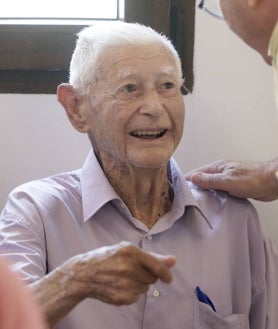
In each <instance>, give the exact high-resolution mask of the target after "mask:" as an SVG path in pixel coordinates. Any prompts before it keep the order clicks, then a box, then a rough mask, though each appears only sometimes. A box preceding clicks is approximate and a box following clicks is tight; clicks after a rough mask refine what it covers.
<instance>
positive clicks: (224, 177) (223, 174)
mask: <svg viewBox="0 0 278 329" xmlns="http://www.w3.org/2000/svg"><path fill="white" fill-rule="evenodd" d="M277 169H278V159H275V160H273V161H268V162H255V163H244V162H236V161H226V160H219V161H216V162H213V163H211V164H207V165H205V166H202V167H200V168H197V169H195V170H192V171H190V172H189V173H188V174H187V175H186V176H185V178H186V179H187V180H191V181H192V182H193V183H194V184H195V185H198V186H200V187H202V188H204V189H214V190H223V191H226V192H228V193H229V194H231V195H233V196H236V197H240V198H253V199H256V200H260V201H273V200H276V199H278V180H277V179H276V177H275V172H276V171H277Z"/></svg>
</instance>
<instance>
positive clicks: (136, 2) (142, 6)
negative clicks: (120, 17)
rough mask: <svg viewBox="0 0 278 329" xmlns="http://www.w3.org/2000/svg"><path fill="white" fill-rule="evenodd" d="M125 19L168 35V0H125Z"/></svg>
mask: <svg viewBox="0 0 278 329" xmlns="http://www.w3.org/2000/svg"><path fill="white" fill-rule="evenodd" d="M125 21H126V22H138V23H142V24H145V25H149V26H151V27H152V28H154V29H155V30H156V31H159V32H162V33H164V34H166V35H167V36H169V32H170V0H126V1H125Z"/></svg>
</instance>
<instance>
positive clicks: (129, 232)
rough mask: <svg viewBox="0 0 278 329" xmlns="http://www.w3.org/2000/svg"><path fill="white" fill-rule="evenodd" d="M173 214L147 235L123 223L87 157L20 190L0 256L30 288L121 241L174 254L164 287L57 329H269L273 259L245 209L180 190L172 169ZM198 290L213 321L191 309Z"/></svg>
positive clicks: (276, 264) (89, 307)
mask: <svg viewBox="0 0 278 329" xmlns="http://www.w3.org/2000/svg"><path fill="white" fill-rule="evenodd" d="M169 167H170V171H171V180H172V184H173V189H174V201H173V207H172V210H171V211H170V212H169V213H167V214H166V215H165V216H164V217H162V218H161V219H160V220H159V221H158V222H157V223H156V224H155V225H154V226H153V227H152V228H151V229H148V228H147V227H146V226H145V225H143V224H142V223H141V222H140V221H138V220H137V219H136V218H134V217H132V215H131V214H130V212H129V210H128V208H127V207H126V205H125V204H124V203H123V202H122V200H121V199H120V198H119V196H118V195H117V193H116V192H115V190H114V189H113V187H112V186H111V185H110V183H109V181H108V180H107V178H106V176H105V175H104V173H103V171H102V169H101V167H100V166H99V163H98V161H97V159H96V158H95V156H94V154H93V152H90V154H89V156H88V158H87V160H86V162H85V164H84V166H83V167H82V168H81V169H80V170H77V171H72V172H68V173H64V174H59V175H56V176H53V177H50V178H45V179H41V180H37V181H33V182H29V183H27V184H24V185H22V186H20V187H18V188H16V189H15V190H14V191H13V192H12V193H11V194H10V196H9V198H8V201H7V204H6V206H5V208H4V210H3V212H2V214H1V221H0V249H1V252H2V253H3V254H5V255H7V256H8V257H9V259H10V261H11V262H12V263H13V268H14V269H15V270H16V271H18V272H20V274H21V275H22V276H23V278H24V279H25V280H27V281H28V282H33V281H36V280H38V279H40V278H41V277H43V276H44V275H45V274H46V273H48V272H49V271H52V270H53V269H54V268H55V267H57V266H59V265H60V264H61V263H63V262H64V261H65V260H67V259H68V258H70V257H72V256H74V255H76V254H79V253H84V252H86V251H89V250H91V249H95V248H98V247H101V246H104V245H113V244H116V243H119V242H120V241H124V240H125V241H130V242H132V243H134V244H135V245H137V246H139V247H140V248H142V249H143V250H145V251H150V252H157V253H161V254H173V255H175V256H176V258H177V263H176V265H175V266H174V268H173V282H172V283H171V284H169V285H167V284H164V283H162V282H160V281H158V282H156V283H155V284H154V285H152V286H151V287H150V289H149V291H148V292H147V293H146V294H145V295H141V297H140V298H139V300H138V302H136V303H134V304H132V305H130V306H120V307H118V306H113V305H107V304H105V303H102V302H100V301H97V300H93V299H87V300H84V301H83V302H81V303H80V304H79V305H78V306H77V307H75V308H74V309H73V310H72V311H71V312H70V314H69V315H67V316H66V317H65V318H64V319H63V320H62V321H61V322H60V323H59V324H58V325H57V328H58V329H77V328H80V329H112V328H114V329H212V328H214V329H249V328H250V329H264V328H267V329H277V326H278V316H277V315H278V312H277V307H278V304H277V297H278V285H277V282H278V273H277V272H278V260H277V259H278V257H277V252H276V250H275V249H274V247H273V245H272V244H271V241H270V239H269V238H268V237H266V236H265V235H264V234H263V233H262V229H261V226H260V222H259V219H258V215H257V213H256V211H255V209H254V207H253V206H252V205H251V204H250V203H249V202H248V201H246V200H240V199H236V198H233V197H230V196H228V195H227V194H226V193H224V192H215V191H203V190H201V189H198V188H197V187H195V186H193V185H188V184H187V182H186V181H185V180H184V178H183V175H182V173H181V171H180V169H179V168H178V166H177V165H176V163H175V162H174V160H173V159H171V161H170V164H169ZM197 286H199V287H200V288H201V289H202V290H203V291H204V292H205V293H206V294H207V295H208V296H209V298H210V299H211V301H212V302H213V304H214V306H215V309H216V312H215V311H214V310H213V309H212V308H211V307H210V306H209V305H206V304H204V303H202V302H200V301H199V300H198V298H197V295H196V291H195V289H196V287H197Z"/></svg>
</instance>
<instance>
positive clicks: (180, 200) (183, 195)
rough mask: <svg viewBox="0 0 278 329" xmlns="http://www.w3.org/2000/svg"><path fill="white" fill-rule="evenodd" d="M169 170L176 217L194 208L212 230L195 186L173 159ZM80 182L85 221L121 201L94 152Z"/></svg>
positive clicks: (83, 169) (86, 162)
mask: <svg viewBox="0 0 278 329" xmlns="http://www.w3.org/2000/svg"><path fill="white" fill-rule="evenodd" d="M169 169H170V170H169V174H168V176H169V180H170V181H171V184H172V187H173V191H174V195H175V197H174V203H173V209H174V210H175V213H176V217H178V218H179V217H181V216H182V215H183V214H184V212H185V209H186V207H194V208H195V209H196V210H197V211H198V212H199V213H200V215H201V216H202V217H203V218H204V220H205V221H206V222H207V224H208V225H209V227H210V228H212V225H211V224H210V222H209V220H208V218H207V216H206V215H205V213H206V211H205V207H201V205H200V204H199V202H198V198H197V197H196V196H195V195H194V187H193V185H192V184H190V183H187V182H186V181H185V179H184V177H183V174H182V172H181V170H180V168H179V167H178V165H177V164H176V162H175V160H174V159H173V158H171V160H170V164H169ZM80 180H81V190H82V205H83V216H84V221H87V220H88V219H90V218H91V217H92V216H93V215H94V214H95V213H96V212H97V211H98V210H100V209H101V208H102V207H103V206H104V205H105V204H107V203H108V202H110V201H112V200H121V199H120V197H119V195H118V194H117V193H116V191H115V190H114V188H113V187H112V185H111V184H110V182H109V180H108V179H107V177H106V176H105V174H104V172H103V170H102V168H101V166H100V164H99V162H98V160H97V158H96V156H95V154H94V152H93V150H91V151H90V152H89V154H88V156H87V159H86V161H85V163H84V165H83V167H82V169H81V177H80ZM92 198H93V199H92Z"/></svg>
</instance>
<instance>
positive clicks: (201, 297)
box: [196, 287, 216, 312]
mask: <svg viewBox="0 0 278 329" xmlns="http://www.w3.org/2000/svg"><path fill="white" fill-rule="evenodd" d="M196 294H197V297H198V299H199V301H200V302H201V303H204V304H207V305H209V306H210V307H211V308H212V309H213V310H214V312H216V309H215V307H214V305H213V302H212V301H211V299H210V298H209V297H208V296H207V295H206V294H205V293H204V292H203V291H202V290H201V288H200V287H196Z"/></svg>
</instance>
